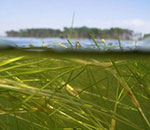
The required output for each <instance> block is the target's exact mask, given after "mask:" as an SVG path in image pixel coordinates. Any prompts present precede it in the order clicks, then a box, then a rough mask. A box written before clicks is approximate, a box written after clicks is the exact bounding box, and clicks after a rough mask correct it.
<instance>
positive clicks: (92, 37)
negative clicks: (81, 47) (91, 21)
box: [89, 34, 100, 48]
mask: <svg viewBox="0 0 150 130" xmlns="http://www.w3.org/2000/svg"><path fill="white" fill-rule="evenodd" d="M89 35H90V37H91V38H92V40H93V42H94V43H95V45H96V46H97V48H100V46H99V45H98V43H97V42H96V40H95V39H94V37H93V35H92V34H89Z"/></svg>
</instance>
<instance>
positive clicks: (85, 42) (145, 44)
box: [0, 37, 150, 51]
mask: <svg viewBox="0 0 150 130" xmlns="http://www.w3.org/2000/svg"><path fill="white" fill-rule="evenodd" d="M70 41H71V43H72V45H73V49H76V45H75V42H76V41H79V42H80V44H81V47H80V48H78V49H80V50H100V51H104V50H120V47H119V43H118V41H117V40H106V44H105V45H104V44H103V43H102V42H101V40H96V41H97V43H98V45H99V47H100V48H97V46H96V45H95V43H94V42H93V40H92V39H82V40H79V39H71V40H70ZM42 44H44V46H46V48H51V49H54V50H63V49H70V48H71V46H70V44H69V43H68V41H67V39H61V38H10V37H1V38H0V48H5V46H13V47H18V48H31V45H32V46H33V47H37V48H38V47H39V48H38V49H37V48H36V51H40V49H44V48H43V47H42ZM33 47H32V48H33ZM40 47H42V48H40ZM121 47H122V50H124V51H133V50H140V51H150V39H146V40H143V41H137V42H135V41H121Z"/></svg>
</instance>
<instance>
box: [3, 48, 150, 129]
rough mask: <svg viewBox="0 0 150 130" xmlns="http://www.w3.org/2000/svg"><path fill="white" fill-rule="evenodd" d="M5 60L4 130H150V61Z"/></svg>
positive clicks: (81, 57)
mask: <svg viewBox="0 0 150 130" xmlns="http://www.w3.org/2000/svg"><path fill="white" fill-rule="evenodd" d="M12 52H13V55H11V53H12ZM29 53H31V55H32V56H31V55H30V54H29ZM0 54H1V57H0V129H2V130H7V129H8V130H10V129H11V130H20V129H22V130H26V129H27V130H35V129H36V130H41V129H42V130H46V129H47V130H66V129H71V130H73V128H76V129H83V130H87V129H89V130H91V129H94V130H118V129H120V130H127V129H128V130H142V129H143V130H148V129H149V128H150V126H149V121H150V118H149V117H150V112H149V108H150V105H149V104H150V100H149V92H150V88H149V86H150V81H149V79H150V75H149V72H150V69H149V67H150V61H149V60H148V59H149V55H142V54H133V55H131V54H120V53H118V54H115V55H112V54H105V53H98V54H93V55H91V53H90V54H89V55H88V54H84V53H81V54H79V53H69V52H68V53H66V54H63V53H61V55H60V54H59V53H58V54H54V53H51V52H24V53H23V52H22V51H21V50H20V51H19V50H11V51H1V52H0ZM135 57H137V58H135ZM132 59H134V60H132Z"/></svg>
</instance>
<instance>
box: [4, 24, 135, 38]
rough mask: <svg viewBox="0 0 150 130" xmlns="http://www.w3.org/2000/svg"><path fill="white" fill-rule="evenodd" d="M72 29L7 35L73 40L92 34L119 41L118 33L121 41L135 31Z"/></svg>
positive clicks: (96, 36)
mask: <svg viewBox="0 0 150 130" xmlns="http://www.w3.org/2000/svg"><path fill="white" fill-rule="evenodd" d="M70 31H71V29H70V28H68V27H64V29H63V30H59V29H51V28H31V29H21V30H19V31H14V30H11V31H7V32H6V34H7V36H8V37H39V38H46V37H60V38H68V36H69V35H71V38H90V35H89V34H92V35H93V36H94V38H97V39H99V38H104V39H117V36H116V32H117V33H118V34H119V37H120V39H122V40H130V39H131V38H132V36H133V31H132V30H128V29H122V28H110V29H99V28H88V27H86V26H83V27H75V28H72V32H71V33H70Z"/></svg>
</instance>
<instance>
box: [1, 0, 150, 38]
mask: <svg viewBox="0 0 150 130" xmlns="http://www.w3.org/2000/svg"><path fill="white" fill-rule="evenodd" d="M73 13H75V19H74V25H73V26H74V27H81V26H88V27H97V28H101V29H105V28H111V27H121V28H127V29H131V30H134V31H135V32H142V33H143V34H144V33H150V15H149V14H150V0H0V35H1V36H3V35H5V32H6V31H8V30H19V29H27V28H53V29H61V30H62V29H63V27H65V26H66V27H70V26H71V21H72V15H73Z"/></svg>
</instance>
